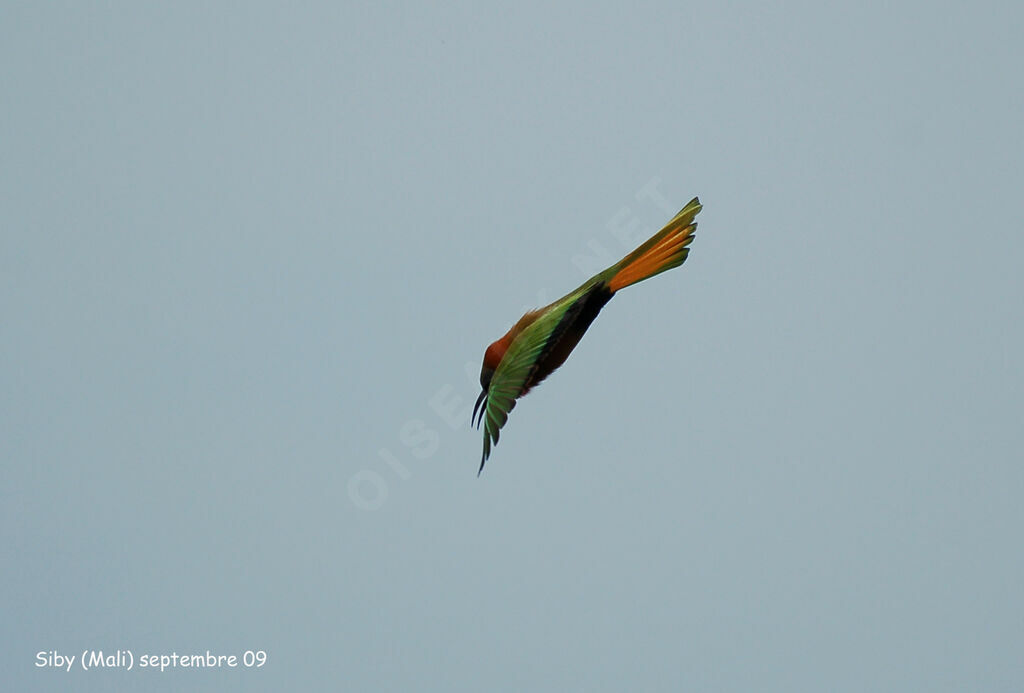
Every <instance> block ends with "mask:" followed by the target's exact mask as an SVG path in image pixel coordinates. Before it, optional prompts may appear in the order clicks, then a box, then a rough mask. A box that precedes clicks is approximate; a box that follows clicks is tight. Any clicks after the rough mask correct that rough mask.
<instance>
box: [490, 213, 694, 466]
mask: <svg viewBox="0 0 1024 693" xmlns="http://www.w3.org/2000/svg"><path fill="white" fill-rule="evenodd" d="M700 209H701V205H700V202H699V201H698V200H697V198H693V199H692V200H691V201H690V202H689V203H688V204H687V205H686V206H685V207H684V208H683V209H682V210H681V211H680V212H679V214H677V215H676V216H675V217H673V218H672V220H671V221H670V222H669V223H668V224H666V225H665V228H663V229H662V230H661V231H659V232H658V233H656V234H655V235H654V236H652V237H651V238H650V239H649V240H648V241H647V242H646V243H644V244H643V245H641V246H640V247H639V248H637V249H636V250H634V251H633V252H632V253H630V254H629V255H627V256H626V257H624V258H623V259H622V260H621V261H619V262H618V263H616V264H614V265H612V266H611V267H609V268H608V269H606V270H605V271H603V272H600V273H598V274H597V275H595V276H593V277H591V278H590V279H588V280H587V281H586V282H584V283H583V284H582V285H581V286H580V287H579V288H577V289H576V290H575V291H572V292H570V293H568V294H566V295H565V296H563V297H562V298H560V299H558V300H557V301H555V302H554V303H551V304H550V305H547V306H544V307H543V308H539V309H537V310H532V311H530V312H528V313H526V314H525V315H524V316H523V317H521V318H520V319H519V321H518V322H516V324H515V325H513V326H512V328H511V329H510V330H509V331H508V332H507V333H505V335H504V336H503V337H501V339H499V340H497V341H496V342H494V343H493V344H491V345H490V346H489V347H487V351H486V352H485V353H484V363H483V367H482V368H481V371H480V385H481V387H483V392H481V393H480V397H479V398H478V399H477V402H476V407H475V408H474V409H473V418H474V420H475V419H476V416H477V413H478V412H479V415H480V420H479V421H478V422H477V423H478V425H479V423H480V422H482V423H483V424H484V450H483V457H482V458H481V460H480V470H481V471H483V468H484V463H485V462H487V458H488V457H489V456H490V452H491V446H492V445H494V444H497V442H498V436H499V431H500V430H501V428H502V426H504V425H505V422H506V421H507V419H508V414H509V412H510V411H512V409H513V408H514V407H515V405H516V399H518V398H519V397H522V396H523V395H525V394H526V393H527V392H529V391H530V389H531V388H533V387H534V386H535V385H537V384H538V383H540V382H541V381H542V380H544V378H546V377H548V376H549V375H550V374H551V373H552V371H554V370H555V369H556V368H558V367H559V366H561V365H562V364H563V363H565V360H566V359H567V358H568V357H569V354H570V353H572V350H573V349H574V348H575V347H576V345H577V344H579V341H580V339H582V338H583V335H584V333H585V332H586V331H587V328H588V327H590V324H591V323H592V322H593V321H594V318H596V317H597V314H598V313H599V312H601V309H602V308H604V306H605V304H607V303H608V301H610V300H611V299H612V296H614V295H615V292H617V291H619V290H620V289H623V288H625V287H627V286H629V285H630V284H635V283H637V282H639V281H643V280H644V279H648V278H650V277H653V276H654V275H656V274H660V273H661V272H664V271H665V270H669V269H672V268H673V267H678V266H679V265H681V264H683V261H685V260H686V256H687V254H688V253H689V245H690V243H691V242H692V241H693V232H694V230H695V229H696V227H697V224H696V222H694V221H693V218H694V216H696V214H697V212H699V211H700Z"/></svg>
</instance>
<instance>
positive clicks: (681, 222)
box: [608, 197, 701, 291]
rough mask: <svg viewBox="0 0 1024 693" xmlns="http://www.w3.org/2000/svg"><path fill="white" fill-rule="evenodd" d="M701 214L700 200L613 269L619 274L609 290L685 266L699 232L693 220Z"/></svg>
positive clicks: (692, 202) (695, 201) (612, 281)
mask: <svg viewBox="0 0 1024 693" xmlns="http://www.w3.org/2000/svg"><path fill="white" fill-rule="evenodd" d="M700 210H701V204H700V200H698V199H697V198H696V197H695V198H693V199H692V200H690V201H689V202H688V203H687V204H686V206H685V207H683V208H682V209H681V210H680V211H679V214H677V215H675V216H674V217H672V220H671V221H670V222H668V223H667V224H665V228H663V229H662V230H661V231H659V232H658V233H656V234H654V235H653V236H651V238H650V239H649V240H648V241H647V242H646V243H644V244H643V245H641V246H640V247H639V248H637V249H636V250H634V251H633V252H632V253H630V254H629V255H627V256H626V257H624V258H622V261H621V262H619V263H618V264H617V265H615V266H614V267H613V268H612V269H614V270H615V273H614V274H612V276H611V279H609V280H608V288H609V289H611V290H612V291H618V290H619V289H624V288H625V287H627V286H629V285H631V284H636V283H637V282H642V281H643V280H644V279H650V278H651V277H653V276H654V275H656V274H661V273H662V272H664V271H666V270H670V269H672V268H673V267H678V266H679V265H681V264H683V262H685V261H686V256H687V255H688V254H689V253H690V248H689V245H690V243H692V242H693V232H694V231H695V230H696V229H697V222H695V221H694V220H693V218H694V217H695V216H697V212H699V211H700Z"/></svg>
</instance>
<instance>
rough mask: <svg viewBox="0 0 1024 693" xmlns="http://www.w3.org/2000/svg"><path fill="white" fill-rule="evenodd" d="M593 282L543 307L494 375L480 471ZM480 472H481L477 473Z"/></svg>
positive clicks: (486, 409) (488, 402)
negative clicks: (552, 343)
mask: <svg viewBox="0 0 1024 693" xmlns="http://www.w3.org/2000/svg"><path fill="white" fill-rule="evenodd" d="M591 285H592V282H587V283H586V284H584V285H583V286H581V287H580V288H578V289H577V290H576V291H573V292H572V293H570V294H569V295H567V296H565V297H563V298H560V299H559V300H557V301H555V302H554V303H552V304H551V305H549V306H545V307H544V308H542V309H541V310H540V312H541V315H540V316H539V317H538V318H537V319H536V320H534V321H533V323H531V324H530V326H529V327H527V328H526V329H525V330H523V331H522V332H521V333H520V334H519V336H518V337H516V338H515V339H514V340H513V341H512V344H510V345H509V347H508V351H506V352H505V356H504V357H503V358H502V359H501V363H500V364H499V365H498V368H497V369H496V370H495V371H494V375H493V376H492V377H491V385H490V387H489V388H488V389H487V404H486V405H485V411H484V454H483V457H482V458H481V459H480V471H483V468H484V463H485V462H487V458H488V457H490V454H491V446H492V445H496V444H497V443H498V435H499V432H500V431H501V428H502V427H503V426H504V425H505V422H506V421H507V420H508V414H509V412H510V411H512V409H514V408H515V406H516V397H518V396H519V395H520V394H521V393H522V391H523V385H524V384H525V383H526V381H527V379H528V378H529V377H530V373H531V372H532V370H533V368H534V366H535V365H536V364H537V359H538V358H539V357H540V354H541V352H542V351H543V350H544V347H545V346H546V345H547V343H548V339H549V338H550V337H551V333H552V332H554V331H555V328H556V327H558V323H559V322H561V320H562V316H563V315H565V312H566V310H568V309H569V308H570V307H571V306H572V305H573V303H575V302H576V301H577V300H579V298H580V296H582V295H583V294H585V293H586V291H587V290H588V289H589V288H590V286H591ZM477 473H478V474H479V472H477Z"/></svg>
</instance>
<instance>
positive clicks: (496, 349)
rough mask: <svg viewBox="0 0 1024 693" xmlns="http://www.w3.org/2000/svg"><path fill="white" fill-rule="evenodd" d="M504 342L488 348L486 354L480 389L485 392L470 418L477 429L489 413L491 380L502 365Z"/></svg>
mask: <svg viewBox="0 0 1024 693" xmlns="http://www.w3.org/2000/svg"><path fill="white" fill-rule="evenodd" d="M503 340H504V338H502V339H499V340H498V341H497V342H495V343H494V344H491V345H490V346H489V347H487V351H485V352H484V363H483V365H482V366H481V367H480V387H481V388H483V391H482V392H481V393H480V396H479V397H477V398H476V405H475V406H474V407H473V416H472V417H471V418H470V423H472V424H474V425H475V426H477V427H479V426H480V422H481V421H483V419H484V412H485V411H487V391H488V390H489V389H490V387H491V378H493V377H494V371H495V370H497V368H498V364H499V363H501V357H502V356H504V355H505V344H504V342H503ZM477 413H479V414H480V417H479V419H478V418H477Z"/></svg>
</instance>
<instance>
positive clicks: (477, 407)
mask: <svg viewBox="0 0 1024 693" xmlns="http://www.w3.org/2000/svg"><path fill="white" fill-rule="evenodd" d="M486 400H487V390H484V391H483V392H481V393H480V396H479V397H477V398H476V405H475V406H474V407H473V416H472V417H470V419H469V425H470V426H476V427H477V428H480V422H481V421H483V420H484V412H485V411H486V410H487V401H486ZM481 405H483V406H481ZM477 410H479V411H480V419H479V420H477V418H476V413H477ZM474 421H476V423H475V424H474V423H473V422H474Z"/></svg>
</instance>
